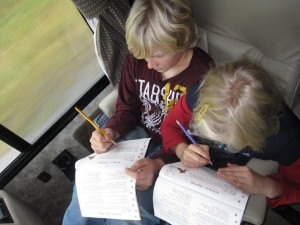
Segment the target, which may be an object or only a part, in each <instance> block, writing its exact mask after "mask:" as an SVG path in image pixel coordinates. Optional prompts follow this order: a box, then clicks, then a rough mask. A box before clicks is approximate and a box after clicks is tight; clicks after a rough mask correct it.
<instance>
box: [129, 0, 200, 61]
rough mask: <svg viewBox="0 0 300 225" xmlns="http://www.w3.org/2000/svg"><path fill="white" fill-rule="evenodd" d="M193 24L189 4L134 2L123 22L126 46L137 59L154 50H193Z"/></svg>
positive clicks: (161, 0)
mask: <svg viewBox="0 0 300 225" xmlns="http://www.w3.org/2000/svg"><path fill="white" fill-rule="evenodd" d="M197 32H198V31H197V26H196V22H195V20H194V18H193V16H192V9H191V5H190V2H189V1H188V0H135V2H134V4H133V6H132V8H131V10H130V13H129V16H128V18H127V21H126V42H127V45H128V49H129V51H130V52H131V53H132V54H133V55H134V56H135V57H136V58H138V59H144V58H149V57H151V56H152V55H153V52H154V51H155V50H156V48H162V49H163V50H164V51H165V53H167V54H169V53H177V52H180V51H184V50H186V49H189V48H192V47H195V46H196V45H197V41H198V33H197Z"/></svg>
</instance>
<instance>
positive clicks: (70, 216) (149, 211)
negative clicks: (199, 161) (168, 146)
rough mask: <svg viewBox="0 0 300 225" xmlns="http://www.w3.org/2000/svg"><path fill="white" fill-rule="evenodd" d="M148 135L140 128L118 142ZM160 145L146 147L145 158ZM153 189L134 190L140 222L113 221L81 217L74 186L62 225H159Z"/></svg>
mask: <svg viewBox="0 0 300 225" xmlns="http://www.w3.org/2000/svg"><path fill="white" fill-rule="evenodd" d="M147 137H148V134H147V133H146V131H145V130H144V129H142V128H140V127H137V128H136V129H135V130H133V131H131V132H129V133H128V134H127V135H126V136H125V137H124V138H122V139H121V140H118V141H125V140H132V139H139V138H147ZM160 147H161V145H155V144H154V145H153V144H151V145H150V146H149V147H148V150H147V153H146V157H149V156H150V155H152V154H154V153H155V152H156V151H158V150H159V149H160ZM153 188H154V184H153V185H152V186H151V187H150V188H149V189H147V190H146V191H140V190H136V195H137V201H138V205H139V210H140V214H141V220H115V219H102V218H89V217H82V216H81V212H80V208H79V202H78V197H77V191H76V186H74V189H73V195H72V200H71V203H70V205H69V206H68V208H67V210H66V212H65V215H64V218H63V223H62V225H98V224H99V225H100V224H103V225H155V224H160V223H161V221H160V219H159V218H157V217H155V216H154V209H153V198H152V197H153Z"/></svg>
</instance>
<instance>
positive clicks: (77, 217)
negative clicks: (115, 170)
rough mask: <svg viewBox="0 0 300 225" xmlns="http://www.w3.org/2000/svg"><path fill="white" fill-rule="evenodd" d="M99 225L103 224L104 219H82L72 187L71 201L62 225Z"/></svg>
mask: <svg viewBox="0 0 300 225" xmlns="http://www.w3.org/2000/svg"><path fill="white" fill-rule="evenodd" d="M96 224H97V225H101V224H103V225H104V224H105V219H99V218H89V217H82V216H81V212H80V207H79V202H78V196H77V189H76V186H75V185H74V189H73V194H72V200H71V203H70V205H69V206H68V208H67V210H66V212H65V215H64V218H63V222H62V225H96Z"/></svg>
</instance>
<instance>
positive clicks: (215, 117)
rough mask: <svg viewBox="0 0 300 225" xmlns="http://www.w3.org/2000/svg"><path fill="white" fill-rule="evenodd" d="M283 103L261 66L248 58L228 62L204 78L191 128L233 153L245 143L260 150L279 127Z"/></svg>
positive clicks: (244, 145)
mask: <svg viewBox="0 0 300 225" xmlns="http://www.w3.org/2000/svg"><path fill="white" fill-rule="evenodd" d="M282 103H283V98H282V95H281V93H280V92H279V90H278V89H277V88H276V86H275V83H274V82H273V80H272V79H271V77H270V76H269V74H268V73H267V72H266V71H265V70H264V69H263V68H261V67H259V66H258V65H255V64H253V63H251V62H249V61H248V60H240V61H236V62H233V63H227V64H224V65H222V66H219V67H217V68H215V69H213V70H211V71H210V72H208V74H207V75H206V77H205V78H204V80H203V83H202V86H201V88H200V93H199V101H198V104H197V107H196V108H195V109H194V113H193V119H192V121H191V130H192V132H193V133H195V134H197V135H200V136H204V137H206V138H209V139H211V140H214V141H218V142H221V143H225V144H227V146H228V148H229V150H230V151H232V152H236V151H240V150H241V149H243V148H244V147H246V146H248V147H250V148H251V149H252V150H254V151H259V150H260V149H261V148H262V147H264V145H265V142H266V140H267V138H268V137H269V136H270V135H272V134H275V133H276V132H277V131H278V129H279V115H280V112H281V111H282ZM204 108H205V112H204V113H203V109H204Z"/></svg>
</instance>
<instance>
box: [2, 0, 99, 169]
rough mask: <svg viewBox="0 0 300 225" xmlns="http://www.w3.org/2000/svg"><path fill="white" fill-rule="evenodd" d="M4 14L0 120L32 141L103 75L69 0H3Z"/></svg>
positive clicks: (7, 150) (8, 153)
mask: <svg viewBox="0 0 300 225" xmlns="http://www.w3.org/2000/svg"><path fill="white" fill-rule="evenodd" d="M0 14H1V21H0V32H1V38H0V52H1V56H0V61H1V67H0V99H1V101H0V109H1V113H0V124H1V125H3V126H4V127H5V128H7V129H9V130H10V131H12V132H13V133H15V134H16V135H18V136H19V137H21V138H22V139H24V140H25V141H27V142H28V143H30V144H32V143H34V142H35V141H36V140H37V139H38V138H39V137H40V136H41V135H42V134H43V133H44V132H45V131H46V130H47V129H49V127H51V125H53V124H54V123H55V122H56V121H57V119H58V118H59V117H60V116H61V115H62V114H64V113H65V112H66V111H67V110H68V109H70V107H71V106H72V105H73V104H74V103H75V102H76V101H77V100H78V99H79V98H80V97H82V96H83V94H85V93H86V91H87V90H89V89H90V88H91V87H92V86H93V85H94V84H95V83H96V82H97V81H98V80H99V79H100V78H101V77H102V76H103V75H104V73H103V72H102V70H101V68H100V66H99V64H98V62H97V58H96V56H95V51H94V45H93V39H92V36H93V33H92V32H91V30H90V29H89V27H88V25H87V24H86V22H85V20H84V19H83V18H82V16H81V15H80V13H79V12H78V11H77V9H76V8H75V6H74V5H73V4H72V2H71V1H69V0H43V1H36V0H25V1H10V0H2V1H1V3H0ZM15 151H16V150H14V149H13V148H12V147H10V146H8V145H7V144H5V143H4V142H2V141H1V142H0V157H1V158H2V157H4V156H5V157H8V158H9V159H11V160H13V158H14V157H17V156H18V154H16V152H15ZM0 160H2V159H0ZM1 165H2V161H1Z"/></svg>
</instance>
